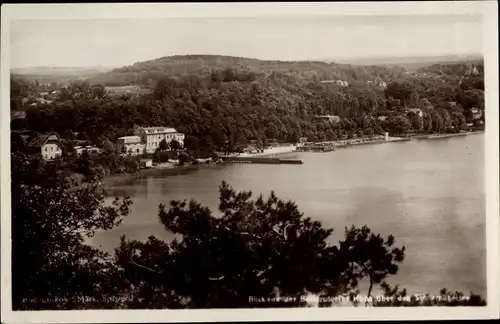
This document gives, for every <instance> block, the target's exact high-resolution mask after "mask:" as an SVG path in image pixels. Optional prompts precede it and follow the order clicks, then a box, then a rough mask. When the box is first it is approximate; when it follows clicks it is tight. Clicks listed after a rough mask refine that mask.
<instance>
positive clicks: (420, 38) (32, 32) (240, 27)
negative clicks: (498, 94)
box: [10, 15, 482, 68]
mask: <svg viewBox="0 0 500 324" xmlns="http://www.w3.org/2000/svg"><path fill="white" fill-rule="evenodd" d="M10 31H11V67H13V68H20V67H33V66H53V67H56V66H60V67H68V66H71V67H77V66H81V67H84V66H104V67H119V66H124V65H131V64H133V63H135V62H139V61H145V60H150V59H155V58H159V57H163V56H170V55H183V54H217V55H230V56H242V57H251V58H257V59H268V60H316V59H318V60H323V59H346V58H348V59H353V58H370V57H375V58H377V57H400V56H401V57H403V56H412V57H414V56H434V55H436V56H438V55H450V54H471V53H482V46H481V38H482V35H481V17H480V16H479V15H478V16H475V15H434V16H430V15H407V16H396V15H393V16H390V15H386V16H375V15H371V16H329V17H317V18H311V17H307V18H250V17H249V18H168V19H57V20H55V19H44V20H41V19H38V20H15V21H12V22H11V28H10Z"/></svg>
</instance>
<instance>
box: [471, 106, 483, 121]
mask: <svg viewBox="0 0 500 324" xmlns="http://www.w3.org/2000/svg"><path fill="white" fill-rule="evenodd" d="M471 112H472V118H473V119H474V120H476V119H480V118H481V117H482V116H483V112H482V111H481V110H479V109H478V108H476V107H474V108H472V109H471Z"/></svg>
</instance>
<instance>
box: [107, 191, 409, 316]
mask: <svg viewBox="0 0 500 324" xmlns="http://www.w3.org/2000/svg"><path fill="white" fill-rule="evenodd" d="M219 194H220V204H219V210H220V212H221V215H220V216H215V215H213V214H212V212H211V211H210V210H209V209H208V208H206V207H203V206H201V205H200V204H199V203H197V202H195V201H190V202H187V201H172V202H171V203H170V209H169V210H167V209H166V208H165V206H164V205H161V206H160V210H159V218H160V221H161V223H162V224H163V225H164V226H165V229H166V230H168V231H169V232H172V233H174V234H175V235H176V236H178V237H179V239H176V240H174V241H173V242H172V243H171V244H167V243H164V242H161V241H159V240H158V239H156V238H154V237H150V239H149V240H148V242H146V243H140V242H137V241H126V240H125V239H123V240H122V244H121V246H120V248H119V249H117V250H116V254H117V257H116V258H117V260H118V265H119V267H120V268H122V269H123V271H122V274H123V276H124V277H125V278H126V280H127V282H128V283H129V284H131V285H133V286H134V287H137V291H136V293H137V296H136V298H134V300H135V301H137V300H140V298H143V300H144V301H145V303H143V304H142V305H141V307H145V306H148V307H151V305H152V304H154V307H172V305H175V307H188V308H206V307H209V308H219V307H276V305H279V306H286V307H293V306H301V305H302V306H303V302H302V301H301V300H300V298H299V297H300V296H303V295H304V294H305V293H307V292H311V293H315V294H324V293H329V294H331V293H333V292H334V293H335V294H336V295H339V294H348V293H350V292H352V291H353V290H355V289H356V287H357V281H358V280H359V279H360V278H363V277H366V276H370V277H371V278H373V282H374V283H375V282H379V281H380V280H381V279H382V278H385V276H387V275H388V274H394V273H396V272H397V265H396V264H397V263H399V262H401V261H402V260H403V257H404V249H399V248H395V247H392V244H393V243H394V238H393V237H391V236H390V237H389V239H388V240H387V241H385V240H384V239H381V238H380V236H379V235H373V234H372V235H371V236H370V235H368V234H369V233H370V232H369V230H368V229H367V228H366V227H363V228H361V229H358V228H355V227H353V228H351V229H349V230H348V231H347V232H346V240H345V241H343V242H341V243H340V246H338V247H337V246H334V245H332V244H330V243H329V242H328V238H329V236H330V234H331V233H332V231H333V230H332V229H324V228H323V227H322V226H321V223H320V222H317V221H313V220H311V219H310V218H308V217H304V215H303V214H302V213H300V212H299V211H298V209H297V206H296V205H295V204H294V203H292V202H290V201H282V200H280V199H278V198H277V197H276V195H275V194H274V193H273V192H271V195H270V196H269V197H268V198H267V199H264V198H263V197H262V196H259V197H258V198H257V199H256V200H252V199H251V197H252V193H251V192H248V191H243V192H236V191H234V190H233V189H232V188H231V187H230V186H229V185H228V184H227V183H225V182H223V183H222V185H221V186H220V189H219ZM133 256H137V257H134V260H132V259H131V258H132V257H133ZM355 264H358V265H355ZM358 266H361V267H363V269H364V270H359V269H358ZM155 292H161V296H163V297H161V298H156V297H155V296H157V295H155ZM249 296H258V297H266V298H267V297H271V298H273V297H274V298H277V297H278V296H279V297H280V298H281V300H282V301H283V299H284V298H290V299H293V298H295V300H294V301H293V302H288V303H285V302H282V303H280V302H278V303H273V302H262V303H257V304H256V303H253V302H252V301H251V300H249V298H248V297H249ZM134 306H135V307H137V306H138V305H137V302H134Z"/></svg>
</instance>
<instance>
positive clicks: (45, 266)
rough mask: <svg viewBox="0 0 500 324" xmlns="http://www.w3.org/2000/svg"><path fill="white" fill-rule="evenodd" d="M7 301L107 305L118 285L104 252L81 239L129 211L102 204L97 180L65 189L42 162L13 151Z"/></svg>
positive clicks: (34, 306)
mask: <svg viewBox="0 0 500 324" xmlns="http://www.w3.org/2000/svg"><path fill="white" fill-rule="evenodd" d="M11 157H12V191H11V192H12V196H11V197H12V305H13V309H15V310H23V309H31V310H40V309H85V308H101V307H102V308H106V307H115V306H116V305H114V304H113V306H110V304H109V303H104V302H103V299H104V298H106V296H111V295H114V296H116V295H117V294H118V293H119V291H117V289H118V290H120V289H123V287H122V286H121V284H120V282H117V281H115V279H116V278H118V277H117V276H116V274H117V273H118V272H117V269H116V267H115V266H114V262H112V260H109V256H108V255H107V254H106V253H103V252H102V251H100V250H97V249H94V248H91V247H90V246H88V245H86V244H84V237H85V236H92V235H93V234H94V232H95V231H96V230H99V229H103V230H106V229H110V228H112V227H114V226H116V225H118V224H119V223H120V222H121V219H122V217H124V216H126V215H127V214H128V213H129V206H130V204H131V201H130V200H129V199H128V198H127V197H125V198H124V199H115V201H114V202H113V204H111V205H105V204H104V195H103V194H102V191H101V190H100V188H99V186H98V184H97V183H96V182H90V183H87V185H86V186H85V187H81V188H78V189H76V190H74V191H67V190H65V187H64V186H63V185H62V183H61V182H59V181H58V180H57V179H58V178H57V177H56V175H55V172H57V169H54V168H49V165H46V164H45V163H44V162H43V161H41V160H38V159H36V158H30V157H27V156H25V155H23V154H12V156H11Z"/></svg>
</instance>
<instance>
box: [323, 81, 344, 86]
mask: <svg viewBox="0 0 500 324" xmlns="http://www.w3.org/2000/svg"><path fill="white" fill-rule="evenodd" d="M319 83H336V84H337V85H339V86H341V87H347V86H349V83H348V82H347V81H343V80H323V81H320V82H319Z"/></svg>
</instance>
